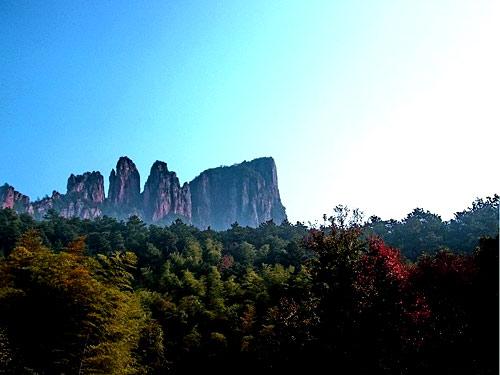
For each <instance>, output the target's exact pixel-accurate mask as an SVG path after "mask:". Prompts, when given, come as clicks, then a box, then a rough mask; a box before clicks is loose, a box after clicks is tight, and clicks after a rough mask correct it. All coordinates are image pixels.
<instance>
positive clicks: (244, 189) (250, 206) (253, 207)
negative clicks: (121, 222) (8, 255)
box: [0, 157, 286, 230]
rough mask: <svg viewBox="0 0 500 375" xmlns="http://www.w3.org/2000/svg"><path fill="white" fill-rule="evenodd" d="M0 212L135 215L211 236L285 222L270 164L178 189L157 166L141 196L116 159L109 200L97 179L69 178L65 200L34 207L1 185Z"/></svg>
mask: <svg viewBox="0 0 500 375" xmlns="http://www.w3.org/2000/svg"><path fill="white" fill-rule="evenodd" d="M0 208H13V209H15V210H16V211H18V212H20V213H21V212H23V213H24V212H26V213H29V214H31V215H33V216H34V217H35V218H36V219H42V218H43V217H44V216H45V215H46V214H47V213H48V212H49V210H55V211H56V212H58V213H59V215H61V216H63V217H66V218H69V217H79V218H82V219H94V218H96V217H99V216H102V215H108V216H112V217H116V218H118V219H127V218H128V217H129V216H131V215H138V216H140V217H142V219H143V220H144V221H146V222H148V223H162V224H168V223H170V222H171V221H173V220H174V219H176V218H180V219H182V220H183V221H184V222H186V223H192V224H193V225H195V226H197V227H199V228H202V229H205V228H207V227H211V228H212V229H216V230H222V229H227V228H229V227H230V226H231V224H232V223H234V222H238V223H239V224H240V225H242V226H247V225H248V226H252V227H256V226H258V225H259V224H261V223H263V222H265V221H268V220H271V219H272V220H274V221H275V222H276V223H277V224H279V223H281V222H282V221H283V220H284V219H285V218H286V214H285V208H284V207H283V205H282V204H281V200H280V195H279V190H278V179H277V175H276V165H275V163H274V160H273V159H272V158H260V159H255V160H253V161H250V162H243V163H241V164H237V165H233V166H231V167H220V168H214V169H209V170H207V171H205V172H203V173H201V174H200V175H199V176H198V177H196V178H195V179H194V180H193V181H191V182H190V183H184V185H182V186H181V184H180V182H179V179H178V177H177V175H176V173H175V172H173V171H169V170H168V168H167V164H166V163H164V162H161V161H156V162H155V163H154V164H153V166H152V167H151V172H150V175H149V177H148V179H147V181H146V184H145V185H144V192H143V193H142V194H141V192H140V176H139V172H138V170H137V168H136V166H135V164H134V162H133V161H132V160H130V159H129V158H127V157H121V158H120V159H119V160H118V163H117V164H116V171H115V170H114V169H113V170H112V172H111V175H110V177H109V193H108V198H106V197H105V195H104V178H103V176H102V175H101V173H100V172H86V173H84V174H82V175H73V174H72V175H71V176H70V177H69V178H68V184H67V192H66V194H60V193H58V192H56V191H54V192H53V193H52V196H51V197H45V198H43V199H41V200H38V201H36V202H33V203H31V202H30V199H29V197H27V196H26V195H23V194H21V193H19V192H17V191H16V190H15V189H14V188H13V187H12V186H10V185H7V184H5V185H3V186H1V187H0Z"/></svg>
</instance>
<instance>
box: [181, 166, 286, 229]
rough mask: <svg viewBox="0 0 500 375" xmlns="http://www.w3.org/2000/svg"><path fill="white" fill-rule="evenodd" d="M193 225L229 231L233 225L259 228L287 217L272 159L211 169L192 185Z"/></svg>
mask: <svg viewBox="0 0 500 375" xmlns="http://www.w3.org/2000/svg"><path fill="white" fill-rule="evenodd" d="M189 186H190V188H191V201H192V207H193V210H192V222H193V224H194V225H195V226H197V227H199V228H207V227H209V226H210V227H211V228H213V229H216V230H221V229H226V228H229V227H230V226H231V224H232V223H234V222H238V224H240V225H242V226H251V227H256V226H258V225H259V224H261V223H263V222H265V221H268V220H271V219H272V220H273V221H275V222H276V223H278V224H279V223H281V222H282V221H283V220H284V219H285V218H286V214H285V208H284V207H283V205H282V203H281V199H280V195H279V190H278V178H277V174H276V165H275V163H274V160H273V159H272V158H259V159H255V160H253V161H250V162H243V163H241V164H237V165H233V166H231V167H220V168H214V169H209V170H207V171H205V172H203V173H201V174H200V175H199V176H198V177H196V178H195V179H194V180H193V181H192V182H190V184H189Z"/></svg>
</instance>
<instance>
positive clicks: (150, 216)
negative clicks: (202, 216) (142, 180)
mask: <svg viewBox="0 0 500 375" xmlns="http://www.w3.org/2000/svg"><path fill="white" fill-rule="evenodd" d="M143 199H144V201H143V202H144V203H143V207H144V218H145V220H147V221H151V222H158V221H161V220H167V221H172V219H174V218H181V219H187V220H185V221H187V222H190V221H191V194H190V191H189V185H188V184H187V183H184V185H183V186H182V187H181V185H180V182H179V179H178V178H177V175H176V173H175V172H170V171H169V170H168V168H167V164H166V163H164V162H162V161H158V160H157V161H156V162H155V163H154V164H153V166H152V167H151V172H150V174H149V177H148V179H147V181H146V184H145V185H144V193H143Z"/></svg>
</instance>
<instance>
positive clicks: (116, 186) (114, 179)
mask: <svg viewBox="0 0 500 375" xmlns="http://www.w3.org/2000/svg"><path fill="white" fill-rule="evenodd" d="M140 190H141V177H140V175H139V171H138V170H137V167H136V166H135V164H134V162H133V161H132V160H130V159H129V158H128V157H126V156H122V157H121V158H120V159H119V160H118V163H116V171H115V169H113V170H112V171H111V174H110V176H109V191H108V199H109V201H110V203H111V204H112V205H113V206H129V207H130V206H132V207H134V206H137V205H138V204H139V200H140Z"/></svg>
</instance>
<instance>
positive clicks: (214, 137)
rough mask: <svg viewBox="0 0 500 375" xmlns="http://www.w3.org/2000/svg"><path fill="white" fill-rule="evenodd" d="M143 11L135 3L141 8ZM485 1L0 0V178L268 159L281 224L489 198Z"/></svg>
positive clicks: (494, 129) (45, 190) (492, 117)
mask: <svg viewBox="0 0 500 375" xmlns="http://www.w3.org/2000/svg"><path fill="white" fill-rule="evenodd" d="M146 4H147V5H146ZM499 19H500V2H499V1H496V0H491V1H486V0H468V1H460V0H450V1H446V0H420V1H389V0H387V1H382V0H377V1H264V0H262V1H243V0H242V1H227V2H215V1H214V2H202V1H199V2H195V1H183V2H166V1H158V2H147V3H144V2H121V1H116V2H100V1H95V2H90V3H89V2H85V3H84V2H81V3H80V4H78V2H66V1H60V2H51V1H47V2H43V4H41V3H39V2H34V1H33V2H29V1H28V2H18V1H2V2H1V3H0V74H1V77H2V78H1V80H0V115H1V121H0V134H1V139H2V146H1V148H0V158H1V163H0V183H3V182H4V181H5V182H9V183H10V184H12V185H14V186H15V187H16V189H18V190H19V191H21V192H23V193H25V194H28V195H30V196H31V197H32V198H36V197H37V196H38V197H42V196H43V195H45V194H50V193H51V191H52V189H57V190H59V191H62V192H64V191H65V184H66V179H67V177H68V176H69V174H70V173H82V172H84V171H87V170H100V171H101V172H102V173H103V174H104V176H105V178H106V179H107V176H108V175H109V172H110V171H111V168H113V167H114V165H115V163H116V161H117V159H118V157H119V156H121V155H128V156H129V157H131V158H132V159H133V160H134V161H135V162H136V164H137V165H138V167H139V170H140V172H141V177H142V183H144V182H145V180H146V178H147V174H148V172H149V168H150V166H151V164H152V163H153V162H154V161H155V160H156V159H160V160H164V161H166V162H167V163H168V165H169V168H170V169H172V170H175V171H176V172H177V173H178V175H179V176H180V179H181V180H182V181H186V180H191V179H192V178H194V177H195V176H196V175H197V174H198V173H200V172H201V171H202V170H204V169H206V168H210V167H215V166H219V165H222V164H224V165H228V164H233V163H236V162H241V161H243V160H250V159H252V158H255V157H259V156H273V157H274V159H275V160H276V163H277V166H278V179H279V186H280V192H281V195H282V200H283V203H284V204H285V206H286V207H287V213H288V215H289V218H290V219H291V221H295V220H300V221H306V222H307V221H309V220H311V221H314V220H316V219H318V220H319V219H320V218H321V217H322V214H323V213H331V210H332V208H333V207H334V206H335V205H337V204H339V203H343V204H348V205H349V206H351V207H359V208H360V209H362V210H363V211H365V213H366V214H367V215H371V214H377V215H378V216H381V217H382V218H390V217H392V218H402V217H404V216H405V215H406V214H407V213H408V212H409V211H411V210H412V209H413V208H415V207H417V206H418V207H423V208H426V209H428V210H430V211H432V212H435V213H438V214H441V215H442V216H443V218H445V219H447V218H450V217H451V216H452V214H453V212H455V211H458V210H462V209H463V208H465V207H466V206H468V205H469V204H470V202H471V201H472V200H473V199H474V198H475V197H477V196H479V197H484V196H486V195H492V194H494V193H498V192H500V174H499V173H498V170H497V169H498V168H497V164H498V140H499V135H500V68H499V67H500V48H499V47H498V46H499V42H498V40H499V37H500V22H498V20H499Z"/></svg>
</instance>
